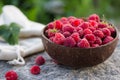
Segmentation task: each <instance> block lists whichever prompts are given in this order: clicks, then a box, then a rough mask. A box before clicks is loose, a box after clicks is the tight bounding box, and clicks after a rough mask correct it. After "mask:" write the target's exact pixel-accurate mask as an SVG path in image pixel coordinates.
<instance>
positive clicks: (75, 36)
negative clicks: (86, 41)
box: [71, 32, 80, 42]
mask: <svg viewBox="0 0 120 80" xmlns="http://www.w3.org/2000/svg"><path fill="white" fill-rule="evenodd" d="M71 37H72V38H73V39H74V40H75V41H76V42H78V41H80V37H79V33H77V32H75V33H73V34H72V35H71Z"/></svg>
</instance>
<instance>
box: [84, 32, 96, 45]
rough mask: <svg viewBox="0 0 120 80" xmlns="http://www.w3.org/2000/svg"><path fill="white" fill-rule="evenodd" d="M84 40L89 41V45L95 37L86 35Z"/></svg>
mask: <svg viewBox="0 0 120 80" xmlns="http://www.w3.org/2000/svg"><path fill="white" fill-rule="evenodd" d="M85 38H86V39H87V40H88V41H89V43H94V42H95V40H96V37H95V35H94V34H86V35H85Z"/></svg>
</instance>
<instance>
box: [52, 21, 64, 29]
mask: <svg viewBox="0 0 120 80" xmlns="http://www.w3.org/2000/svg"><path fill="white" fill-rule="evenodd" d="M54 24H55V28H56V29H62V23H61V22H60V21H59V20H56V21H55V22H54Z"/></svg>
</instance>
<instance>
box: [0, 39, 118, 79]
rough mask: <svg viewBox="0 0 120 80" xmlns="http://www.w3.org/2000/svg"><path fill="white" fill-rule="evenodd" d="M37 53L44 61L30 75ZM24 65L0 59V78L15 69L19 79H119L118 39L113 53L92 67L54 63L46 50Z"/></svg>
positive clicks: (32, 57) (31, 57)
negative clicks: (13, 64)
mask: <svg viewBox="0 0 120 80" xmlns="http://www.w3.org/2000/svg"><path fill="white" fill-rule="evenodd" d="M37 55H42V56H43V57H45V59H46V63H45V64H44V65H42V66H40V67H41V73H40V74H39V75H32V74H31V73H30V72H29V69H30V67H31V66H32V65H34V59H35V57H36V56H37ZM25 60H26V65H25V66H12V65H9V64H7V63H6V62H5V61H0V80H5V78H4V74H5V72H6V71H8V70H15V71H16V72H17V73H18V75H19V80H120V41H119V44H118V45H117V48H116V49H115V51H114V53H113V55H112V56H111V57H110V58H109V59H108V60H106V61H105V62H104V63H101V64H99V65H97V66H94V67H88V68H82V69H78V70H74V69H71V68H67V67H64V66H60V65H57V64H55V63H54V62H53V61H52V59H51V58H50V57H49V56H48V55H47V53H46V52H42V53H40V54H36V55H33V56H30V57H27V58H26V59H25Z"/></svg>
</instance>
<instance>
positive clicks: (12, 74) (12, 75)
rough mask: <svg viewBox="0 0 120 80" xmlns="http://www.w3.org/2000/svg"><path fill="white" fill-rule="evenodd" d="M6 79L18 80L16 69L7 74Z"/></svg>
mask: <svg viewBox="0 0 120 80" xmlns="http://www.w3.org/2000/svg"><path fill="white" fill-rule="evenodd" d="M5 78H6V80H18V75H17V73H16V72H15V71H13V70H10V71H8V72H6V74H5Z"/></svg>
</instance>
